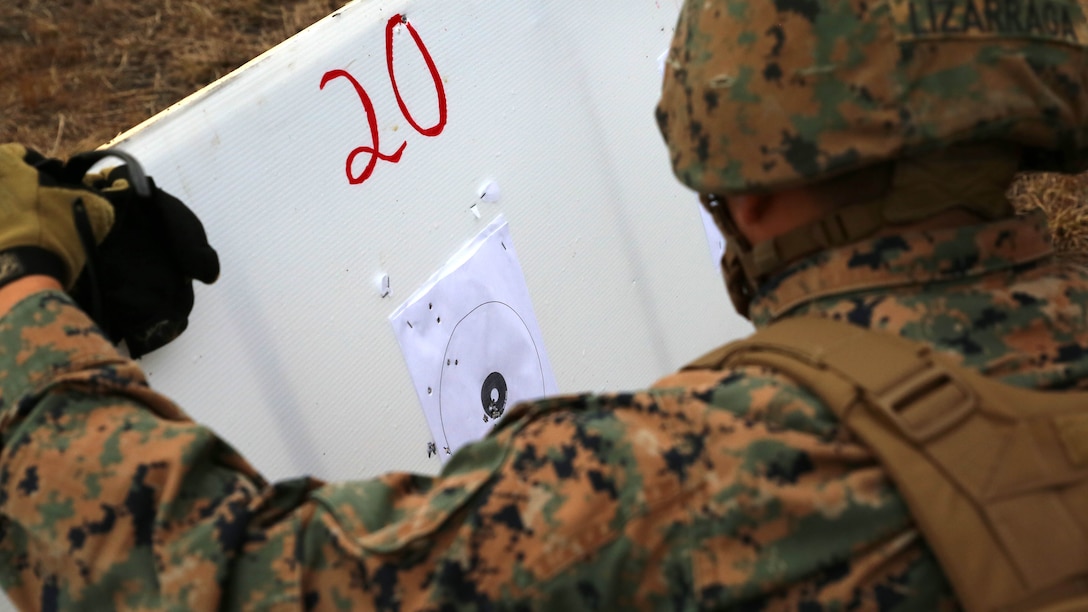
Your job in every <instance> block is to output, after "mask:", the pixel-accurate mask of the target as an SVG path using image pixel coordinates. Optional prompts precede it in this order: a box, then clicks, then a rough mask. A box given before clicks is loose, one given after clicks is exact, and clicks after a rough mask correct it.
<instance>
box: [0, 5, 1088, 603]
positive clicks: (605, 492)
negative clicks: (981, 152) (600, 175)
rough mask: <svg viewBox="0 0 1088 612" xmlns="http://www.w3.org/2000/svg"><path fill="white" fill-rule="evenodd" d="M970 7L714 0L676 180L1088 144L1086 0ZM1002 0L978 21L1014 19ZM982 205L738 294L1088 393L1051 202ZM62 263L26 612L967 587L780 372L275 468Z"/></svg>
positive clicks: (684, 121)
mask: <svg viewBox="0 0 1088 612" xmlns="http://www.w3.org/2000/svg"><path fill="white" fill-rule="evenodd" d="M964 1H966V0H961V1H960V2H959V3H953V5H954V8H956V7H959V8H956V10H957V11H960V12H958V13H955V12H953V15H954V16H955V15H959V16H960V17H958V18H959V19H960V25H961V26H962V27H961V30H962V31H960V32H958V33H957V34H956V35H954V36H953V35H949V36H944V35H943V34H942V32H941V31H940V28H937V29H936V30H937V31H928V30H927V31H924V32H923V31H920V28H921V26H920V25H918V27H917V28H916V29H918V30H919V31H914V32H911V31H910V30H909V28H910V27H911V24H912V23H913V24H915V25H917V24H925V23H930V20H929V16H928V15H929V14H930V13H932V12H933V11H935V10H936V9H935V8H933V5H934V4H936V0H934V3H931V4H926V3H925V2H924V1H922V0H919V1H918V2H915V3H908V2H904V1H899V0H892V1H890V2H888V1H885V2H875V3H873V2H862V1H861V0H855V1H843V0H827V1H816V0H813V1H812V2H805V1H801V0H776V2H775V3H774V4H773V6H772V5H771V4H770V3H767V4H755V3H750V2H742V1H740V0H728V1H713V0H712V1H710V2H703V1H701V0H700V1H699V2H689V3H688V4H687V5H686V6H685V7H684V10H683V12H682V15H681V20H680V25H679V27H678V30H677V36H676V40H675V44H674V47H673V51H672V54H671V56H670V60H669V64H670V68H669V71H668V76H667V80H666V89H665V94H664V96H663V100H662V104H661V107H660V108H659V113H658V115H659V119H660V121H661V123H662V127H663V131H664V133H665V136H666V140H667V141H668V142H669V144H670V147H671V150H672V155H673V162H674V166H675V168H676V170H677V174H678V176H680V177H681V179H682V180H684V181H685V182H687V183H688V184H690V185H692V186H693V187H695V188H696V189H698V190H700V191H702V192H704V193H707V194H718V195H719V196H721V197H722V198H728V197H729V195H730V194H733V193H744V192H746V191H751V190H764V189H772V188H775V187H781V188H786V187H788V186H789V185H800V184H806V183H808V182H813V181H817V180H820V179H823V178H826V177H829V176H833V175H835V174H838V173H840V172H848V171H850V170H854V169H859V168H865V167H868V166H871V165H872V164H875V163H879V162H882V161H883V160H887V159H895V158H898V157H902V156H909V155H914V154H920V155H923V156H924V155H926V154H927V152H928V151H931V150H933V149H935V148H936V147H937V145H938V144H940V143H941V142H944V141H961V140H962V141H971V142H995V141H1003V142H1012V143H1016V145H1017V146H1023V147H1029V148H1030V150H1032V151H1035V150H1050V151H1057V152H1059V153H1063V154H1064V155H1060V156H1036V155H1034V154H1033V156H1032V159H1035V160H1040V159H1041V160H1051V161H1053V160H1068V159H1070V158H1072V157H1074V152H1075V150H1076V149H1077V148H1078V147H1083V146H1084V144H1085V134H1084V124H1085V113H1086V112H1088V111H1086V107H1088V104H1086V100H1088V97H1086V96H1088V93H1085V90H1086V88H1088V83H1086V79H1088V73H1086V70H1085V66H1086V65H1085V61H1086V56H1085V47H1084V42H1085V41H1088V31H1086V29H1085V27H1084V25H1083V17H1082V16H1081V15H1080V13H1079V9H1078V8H1077V6H1076V4H1075V2H1072V1H1069V2H1058V1H1054V2H1050V3H1047V4H1046V6H1049V7H1050V8H1049V9H1046V10H1043V9H1038V10H1039V11H1040V15H1047V16H1049V17H1048V18H1049V19H1050V21H1046V20H1043V21H1040V22H1039V23H1040V24H1042V25H1040V26H1039V27H1038V28H1036V30H1037V31H1036V30H1031V29H1030V28H1029V31H1027V32H1026V33H1025V32H1016V31H1006V30H1009V29H1010V28H1012V25H1011V22H1012V21H1013V18H1012V15H1013V13H1012V12H1001V13H1000V15H1001V17H1002V23H1001V24H997V23H993V24H990V25H989V26H988V28H989V29H986V28H985V27H983V26H982V25H978V26H976V25H975V22H974V19H975V17H963V15H966V14H968V13H967V12H965V11H969V10H970V9H967V8H964V7H965V6H968V5H966V4H964ZM1035 2H1036V3H1038V2H1039V0H1035ZM971 6H973V7H975V8H978V5H977V4H975V5H971ZM986 6H989V3H986V4H985V5H984V6H983V7H982V8H981V9H979V11H981V12H979V14H978V15H976V17H977V18H978V19H987V18H989V17H994V19H996V17H995V15H998V13H997V12H993V11H991V12H992V14H988V13H987V12H986ZM1003 6H1004V5H1002V7H1003ZM1017 6H1018V7H1019V8H1018V9H1017V10H1019V11H1020V13H1017V14H1016V17H1017V18H1018V21H1017V24H1018V25H1017V27H1018V28H1020V29H1021V30H1023V29H1024V27H1025V26H1024V25H1023V24H1024V23H1029V17H1030V15H1028V14H1027V13H1025V11H1029V9H1028V8H1025V7H1027V6H1028V4H1019V5H1017ZM1031 6H1043V4H1037V5H1036V4H1032V5H1031ZM912 7H913V8H912ZM1010 10H1011V9H1010ZM1031 10H1035V9H1031ZM925 11H929V12H928V13H927V12H925ZM994 11H996V9H994ZM1063 11H1064V12H1063ZM1066 13H1068V14H1069V15H1070V23H1071V24H1072V25H1071V26H1070V27H1071V28H1072V30H1070V29H1069V28H1066V27H1065V26H1064V25H1063V24H1064V21H1063V19H1062V15H1065V14H1066ZM923 14H924V15H926V17H925V19H924V20H923V19H922V18H921V17H920V16H919V15H923ZM912 18H913V19H914V20H915V21H913V22H912V21H911V19H912ZM1040 19H1041V18H1040ZM965 20H966V21H965ZM936 21H937V22H938V23H937V25H938V26H940V25H941V24H940V23H939V22H940V20H936ZM1021 22H1022V23H1021ZM964 23H966V24H967V25H963V24H964ZM986 23H987V24H989V22H988V21H987V22H986ZM1031 23H1034V22H1031ZM1047 24H1050V25H1047ZM949 27H951V26H949ZM1033 27H1034V26H1033ZM904 28H907V29H906V30H904ZM972 28H973V29H972ZM1048 28H1049V29H1048ZM1070 32H1072V33H1071V34H1070ZM1070 37H1072V38H1070ZM946 38H947V39H950V40H951V42H947V41H946V42H942V43H941V44H943V45H946V46H943V47H939V46H937V45H935V44H934V43H933V41H934V40H942V41H943V40H945V39H946ZM882 61H883V62H886V65H883V66H882V65H881V62H882ZM730 64H732V68H730ZM772 66H777V68H772ZM1002 66H1003V68H1002ZM734 68H735V69H734ZM1033 79H1034V80H1033ZM880 84H883V85H882V86H881V87H878V86H877V85H880ZM1062 88H1065V89H1062ZM711 90H713V91H711ZM1055 92H1057V93H1055ZM711 93H714V95H711ZM1044 94H1053V95H1044ZM908 98H909V99H908ZM1041 105H1043V106H1045V111H1044V110H1040V106H1041ZM987 109H993V114H992V116H989V117H988V116H986V115H985V114H984V112H985V111H987ZM1021 111H1022V112H1021ZM1016 112H1020V115H1019V117H1021V119H1022V120H1012V119H1009V117H1011V116H1013V115H1014V114H1015V113H1016ZM876 114H881V116H882V117H883V118H881V119H879V120H877V119H875V118H874V117H875V116H876ZM965 126H966V127H965ZM825 130H826V132H825ZM836 130H838V131H836ZM825 133H826V134H827V136H826V138H825V136H824V134H825ZM983 146H988V145H983ZM1018 150H1019V149H1018ZM1025 150H1029V149H1025ZM8 157H9V158H10V157H11V153H10V152H9V153H8ZM0 158H2V156H0ZM1025 159H1026V158H1025ZM727 160H728V161H727ZM5 163H6V164H7V166H6V167H7V168H8V169H9V170H10V167H12V166H13V165H16V162H13V161H11V160H10V159H9V160H8V161H7V162H5ZM4 168H5V166H0V185H4V184H5V181H10V180H11V178H10V177H11V176H13V173H12V172H10V171H9V172H8V173H7V174H5V173H4ZM944 178H948V177H944ZM934 182H936V181H934ZM940 182H941V183H942V184H943V183H946V182H947V183H952V184H956V183H957V181H956V180H955V179H954V177H953V178H952V179H950V180H948V181H940ZM899 187H903V186H902V185H900V186H899ZM938 187H939V185H938ZM942 189H943V187H942ZM892 191H893V194H892V195H894V194H897V193H899V192H900V189H893V190H892ZM983 191H984V192H987V193H990V196H991V199H997V200H1000V199H1001V195H1000V191H997V192H996V194H994V193H993V191H994V186H993V185H992V184H991V185H989V187H985V188H984V189H983ZM12 193H14V192H13V191H12V190H10V189H9V190H7V191H6V192H4V191H0V200H3V199H4V198H5V197H7V198H8V199H9V201H17V198H16V197H15V196H13V195H11V194H12ZM885 200H887V201H888V202H891V204H889V206H888V207H887V208H888V209H890V210H902V209H903V205H902V204H901V202H899V200H896V199H895V197H891V196H889V197H888V198H885ZM708 201H710V198H708ZM916 203H917V204H919V207H921V206H922V205H927V206H928V205H929V204H930V202H928V201H926V200H922V199H919V200H917V201H916ZM16 206H17V207H18V206H29V204H26V203H25V202H24V203H18V202H17V204H16ZM720 208H721V207H720V206H719V207H715V209H716V215H717V216H718V217H719V218H720V219H722V217H723V216H724V215H723V213H722V212H721V210H720ZM906 208H907V209H909V208H910V207H909V206H908V207H906ZM939 210H940V209H938V212H939ZM979 210H981V211H993V210H998V211H1006V213H1007V214H1006V213H1001V214H994V215H992V216H993V217H995V218H993V219H988V220H986V221H985V222H981V223H978V224H974V225H958V226H950V227H940V226H938V227H932V228H917V227H915V226H916V225H917V223H914V225H911V227H914V229H912V230H911V231H904V232H887V231H880V230H877V231H874V233H873V235H872V236H870V237H868V238H864V239H858V240H852V241H851V242H850V243H848V244H843V245H839V246H828V247H826V248H821V249H818V250H816V251H815V252H813V253H808V254H805V255H802V256H799V257H796V258H793V259H795V260H794V261H787V262H782V263H781V266H780V269H775V270H772V271H771V272H766V278H763V277H760V276H759V275H760V274H763V272H760V270H761V269H762V267H761V265H756V264H758V263H759V262H756V264H753V263H752V262H753V261H755V258H751V257H748V256H747V255H746V254H745V253H744V252H740V253H737V252H734V255H736V257H738V258H739V259H745V258H746V257H748V260H749V263H747V264H745V265H746V266H747V267H748V269H746V270H744V271H743V274H737V273H736V268H730V270H729V271H728V272H729V276H730V284H731V285H732V286H733V287H734V292H733V293H734V296H735V297H736V298H737V301H738V306H739V307H741V308H742V309H744V310H745V311H746V312H748V314H749V316H750V317H751V318H752V320H753V321H754V322H755V323H756V325H757V326H765V325H768V324H770V323H771V322H772V321H774V320H776V319H782V318H788V317H799V316H816V317H829V318H834V319H838V320H843V321H847V322H849V323H851V324H853V325H857V326H861V327H865V328H873V329H879V330H882V331H884V332H887V333H891V334H897V335H900V336H902V337H905V338H908V339H911V340H915V341H917V342H919V343H922V344H925V345H928V346H931V347H933V349H935V350H936V351H938V352H939V353H941V354H944V355H947V356H950V357H952V358H954V359H956V360H957V361H958V362H960V363H962V364H963V365H964V366H966V367H967V368H970V369H972V370H976V371H978V372H981V373H983V374H985V375H986V376H989V377H992V378H995V379H999V380H1001V381H1004V382H1007V383H1008V384H1012V385H1017V386H1021V387H1029V388H1040V389H1054V390H1058V389H1070V388H1085V386H1086V385H1085V382H1086V381H1088V311H1086V308H1088V307H1086V304H1088V272H1086V271H1085V269H1084V268H1082V267H1078V266H1075V265H1073V264H1070V263H1063V262H1062V261H1060V260H1057V259H1055V257H1054V255H1053V252H1052V249H1051V246H1050V243H1049V241H1048V238H1047V234H1046V228H1045V222H1044V220H1043V219H1042V218H1040V217H1039V216H1038V215H1032V216H1027V217H1016V216H1013V215H1012V214H1011V211H1008V209H1007V207H1006V206H1005V205H999V206H991V205H989V204H987V205H985V206H982V207H980V208H979ZM722 220H723V223H724V224H725V225H726V226H727V228H726V229H727V230H731V231H732V230H733V229H734V228H732V227H730V226H729V223H728V219H722ZM908 221H910V222H912V223H913V222H914V221H916V219H908ZM889 224H890V225H894V224H892V223H891V222H889ZM883 229H885V230H886V229H887V228H886V227H885V228H883ZM733 238H734V240H732V241H731V243H739V242H742V241H741V240H739V239H738V237H737V236H733ZM787 246H788V245H787ZM758 250H759V249H758V248H756V246H755V245H753V248H752V252H757V251H758ZM76 263H77V264H78V262H76ZM753 277H754V278H753ZM35 278H40V277H28V278H25V279H23V280H21V281H16V283H14V284H12V285H9V287H10V288H11V289H12V290H15V289H18V288H20V287H21V286H23V285H20V283H28V282H31V281H33V280H34V279H35ZM63 284H64V283H63V282H61V283H53V287H54V288H53V289H52V290H41V291H39V290H36V289H23V290H22V291H23V293H22V294H17V295H16V297H17V298H18V299H14V298H9V299H10V300H11V301H12V302H15V303H14V305H13V306H11V307H10V311H9V312H8V314H7V315H6V316H5V317H4V318H3V319H0V351H2V353H0V358H2V359H3V360H4V364H5V368H4V375H3V376H2V377H0V401H2V404H0V408H2V410H3V416H2V420H0V431H2V434H3V454H2V456H0V487H2V488H0V512H2V516H3V522H2V523H0V527H2V537H0V572H2V574H0V575H2V580H3V586H4V588H5V589H6V591H7V593H8V595H9V596H10V597H11V598H12V599H13V600H14V601H15V602H16V603H17V604H19V605H20V606H22V607H27V608H34V607H40V608H44V609H57V608H70V607H76V606H79V605H82V606H86V607H96V608H97V607H117V608H149V609H185V610H189V609H199V610H203V609H212V608H215V607H217V606H219V607H224V608H230V609H233V608H261V609H264V608H273V609H280V608H282V609H293V608H299V607H304V608H320V609H336V608H340V609H389V610H410V609H496V610H498V609H549V610H551V609H569V610H591V609H627V608H639V609H699V608H728V607H734V608H735V609H741V610H756V609H768V610H937V609H956V608H957V607H958V604H957V600H956V597H955V595H954V594H953V592H952V590H951V587H950V586H949V583H948V582H947V580H946V579H945V577H944V573H943V572H942V569H941V567H940V566H939V565H938V563H937V561H936V560H935V558H934V556H933V555H932V553H931V552H930V550H929V548H928V547H927V544H926V542H925V541H924V539H923V537H922V536H921V535H920V533H919V531H918V529H917V527H916V526H915V523H914V521H913V520H912V518H911V515H910V513H909V512H908V510H907V508H906V506H905V504H904V502H903V500H902V498H901V496H900V495H899V493H898V492H897V490H896V488H895V487H894V486H893V485H892V483H891V482H890V480H889V478H888V475H887V473H886V471H885V470H884V468H883V467H882V466H881V464H880V463H879V462H878V461H877V460H876V459H875V458H874V456H873V454H872V453H871V451H870V450H869V449H868V448H866V447H865V446H864V445H862V444H860V443H859V442H857V440H856V439H855V438H854V436H852V435H851V433H850V432H849V431H847V430H845V428H843V427H842V426H841V425H840V424H839V423H838V422H837V420H836V418H835V417H834V416H833V415H832V413H831V412H830V411H829V410H828V409H827V408H826V407H825V406H824V405H823V404H822V403H821V401H820V400H819V399H818V398H816V397H815V396H814V395H812V394H811V393H810V392H808V391H806V389H805V388H803V387H801V386H800V385H798V384H797V383H796V382H794V381H793V380H791V379H790V378H788V377H786V376H784V375H782V374H780V373H778V372H776V371H773V370H770V369H766V368H759V367H742V368H731V369H726V370H710V369H693V370H685V371H682V372H680V373H677V374H675V375H672V376H670V377H667V378H665V379H663V380H661V381H659V382H658V383H657V384H655V385H654V386H653V387H651V388H650V389H648V390H645V391H640V392H636V393H618V394H603V395H577V396H565V397H557V398H551V399H545V400H542V401H538V402H533V403H529V404H524V405H521V406H518V407H517V408H515V409H514V410H513V411H512V412H511V413H509V414H508V416H507V417H506V418H505V419H504V420H503V421H502V422H501V423H500V425H499V426H498V427H497V429H496V431H494V432H493V433H492V434H491V435H489V436H488V437H487V438H485V439H484V440H482V441H480V442H478V443H475V444H471V445H468V446H467V447H465V448H464V449H462V450H461V451H459V452H458V453H457V454H456V455H455V456H454V457H453V458H452V459H451V460H450V461H449V462H448V464H447V465H446V466H445V468H444V469H443V471H442V473H441V474H440V475H439V476H438V477H433V478H432V477H425V476H418V475H412V474H390V475H386V476H382V477H379V478H375V479H372V480H366V481H360V482H349V483H338V484H326V483H323V482H320V481H317V480H313V479H301V480H297V481H290V482H284V483H279V484H275V485H270V484H268V483H266V482H265V481H264V480H263V479H262V478H261V477H260V475H259V474H258V473H257V472H256V471H255V470H254V469H252V468H251V467H250V466H248V465H247V464H246V463H245V461H244V460H243V459H242V458H240V457H239V456H237V455H236V454H235V453H233V452H232V451H231V449H230V448H229V446H227V445H226V444H225V443H224V442H223V441H221V440H220V439H218V438H217V437H216V436H215V434H214V433H212V432H211V431H210V430H209V429H207V428H205V427H203V426H200V425H197V424H195V423H193V422H192V421H191V420H189V419H188V418H187V417H186V416H185V415H184V413H182V412H181V410H180V409H179V408H177V407H175V406H174V405H173V404H171V403H170V402H169V401H168V400H167V399H165V398H164V397H162V396H160V395H158V394H157V393H155V392H154V391H152V390H151V389H149V388H148V386H147V383H146V379H145V378H144V375H143V374H142V372H141V371H140V369H139V368H138V366H137V365H136V364H135V363H134V362H132V361H130V360H127V359H125V358H123V357H121V356H120V355H119V354H118V353H117V352H116V350H115V349H114V347H113V346H112V344H111V343H110V342H109V340H108V339H107V338H105V337H103V335H102V334H101V332H100V331H99V330H98V328H97V327H96V326H95V325H94V323H93V322H92V320H91V319H90V318H89V317H88V316H86V315H85V314H84V313H83V312H82V311H81V310H80V309H79V308H77V307H76V305H75V304H74V303H73V301H72V300H71V299H70V298H69V297H68V296H67V295H66V294H65V293H64V292H63V291H61V290H60V288H61V285H63ZM4 296H5V293H4V290H3V289H0V310H2V309H3V308H4V307H7V306H8V304H6V303H5V298H4Z"/></svg>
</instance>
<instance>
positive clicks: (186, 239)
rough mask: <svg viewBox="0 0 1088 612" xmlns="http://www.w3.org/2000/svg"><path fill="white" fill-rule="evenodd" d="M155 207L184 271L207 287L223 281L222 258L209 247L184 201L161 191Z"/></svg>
mask: <svg viewBox="0 0 1088 612" xmlns="http://www.w3.org/2000/svg"><path fill="white" fill-rule="evenodd" d="M155 204H156V205H157V206H158V208H159V212H160V213H161V214H162V220H163V222H164V223H165V225H166V228H167V233H168V234H169V236H170V246H171V248H172V249H173V252H174V256H175V257H176V258H177V262H178V264H179V265H180V266H181V268H182V271H184V272H185V273H186V274H187V275H189V276H190V277H192V278H195V279H197V280H199V281H200V282H202V283H205V284H211V283H214V282H215V280H216V279H217V278H219V255H218V254H217V253H216V252H215V249H213V248H212V247H211V245H210V244H208V235H207V234H206V233H205V232H204V225H203V224H201V223H200V219H198V218H197V216H196V215H195V214H193V211H191V210H189V207H188V206H186V205H185V204H183V203H182V201H181V200H179V199H177V198H175V197H174V196H172V195H170V194H168V193H166V192H165V191H162V190H159V191H158V193H157V195H156V198H155Z"/></svg>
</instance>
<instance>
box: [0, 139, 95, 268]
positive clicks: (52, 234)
mask: <svg viewBox="0 0 1088 612" xmlns="http://www.w3.org/2000/svg"><path fill="white" fill-rule="evenodd" d="M46 162H49V160H46V159H45V158H44V157H42V156H41V155H40V154H39V153H37V152H36V151H33V150H30V149H27V148H26V147H24V146H22V145H19V144H14V143H11V144H2V145H0V285H3V284H7V283H8V282H11V281H13V280H15V279H17V278H21V277H23V276H27V275H29V274H48V275H49V276H52V277H54V278H56V279H57V280H59V281H60V282H61V284H62V285H63V286H64V287H66V288H71V287H72V284H73V283H74V282H75V280H76V278H77V277H78V276H79V274H80V272H81V271H82V270H83V266H84V263H85V262H86V258H87V252H86V249H85V247H84V244H83V241H82V240H81V238H80V232H79V229H78V228H77V225H76V222H75V216H74V212H73V211H74V209H76V208H82V210H83V211H85V216H84V219H85V220H86V221H89V228H88V231H89V232H90V233H93V240H94V242H95V243H98V242H101V241H102V239H103V238H104V237H105V236H106V234H107V233H108V232H109V231H110V228H111V227H112V225H113V220H114V214H113V206H111V205H110V204H109V202H107V201H106V200H105V199H104V198H102V197H100V196H99V195H97V194H95V193H94V192H93V191H91V190H90V189H87V188H86V187H84V186H83V185H81V184H79V183H78V182H76V183H75V184H69V183H64V182H62V181H60V180H58V179H57V177H56V176H54V175H52V174H50V173H49V172H47V171H39V170H38V167H39V166H41V165H43V164H45V163H46Z"/></svg>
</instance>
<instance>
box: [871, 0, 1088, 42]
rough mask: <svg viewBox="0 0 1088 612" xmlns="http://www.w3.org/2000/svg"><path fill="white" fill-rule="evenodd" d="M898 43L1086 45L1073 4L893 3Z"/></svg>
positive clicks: (1063, 0) (1021, 0) (992, 0)
mask: <svg viewBox="0 0 1088 612" xmlns="http://www.w3.org/2000/svg"><path fill="white" fill-rule="evenodd" d="M892 7H893V13H894V15H895V21H896V26H897V28H896V29H897V30H898V32H897V33H898V38H899V39H900V40H904V39H908V40H909V39H915V38H941V37H951V36H955V37H959V38H962V37H978V38H1033V39H1042V40H1051V41H1055V42H1064V43H1068V44H1073V45H1077V46H1084V45H1085V44H1088V24H1086V22H1085V18H1084V13H1083V12H1082V10H1081V9H1080V7H1079V6H1077V4H1076V1H1075V0H1072V1H1070V0H895V1H893V2H892Z"/></svg>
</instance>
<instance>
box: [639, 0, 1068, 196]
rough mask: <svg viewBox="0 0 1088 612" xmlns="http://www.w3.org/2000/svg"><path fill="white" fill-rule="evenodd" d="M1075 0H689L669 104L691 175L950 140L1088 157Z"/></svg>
mask: <svg viewBox="0 0 1088 612" xmlns="http://www.w3.org/2000/svg"><path fill="white" fill-rule="evenodd" d="M1082 10H1083V9H1082V8H1081V7H1080V6H1079V5H1078V0H759V1H751V0H686V2H685V5H684V8H683V11H682V13H681V15H680V20H679V23H678V25H677V29H676V34H675V37H674V38H673V45H672V49H671V50H670V52H669V56H668V60H667V62H666V74H665V84H664V89H663V92H662V96H661V101H660V104H659V105H658V109H657V118H658V123H659V125H660V128H661V131H662V133H663V135H664V137H665V140H666V142H667V143H668V147H669V152H670V155H671V158H672V164H673V169H674V171H675V173H676V175H677V177H679V179H680V180H681V181H682V182H683V183H685V184H687V185H688V186H690V187H691V188H693V189H695V190H696V191H698V192H700V193H715V194H721V195H727V194H730V193H739V192H751V191H757V190H766V189H779V188H783V187H789V186H796V185H801V184H805V183H809V182H813V181H815V180H819V179H821V178H825V177H829V176H833V175H836V174H841V173H843V172H847V171H850V170H852V169H857V168H861V167H864V166H866V165H869V164H872V163H874V162H878V161H881V160H886V159H891V158H896V157H901V156H906V155H912V154H916V153H921V152H924V151H928V150H931V149H934V148H936V147H940V146H943V145H947V144H950V143H954V142H965V141H974V142H977V141H994V140H1005V141H1011V142H1015V143H1019V144H1021V145H1024V146H1026V147H1029V148H1033V149H1042V150H1054V151H1057V152H1059V153H1060V154H1059V155H1054V156H1046V157H1044V158H1042V159H1043V160H1044V161H1043V163H1041V164H1036V168H1034V169H1054V170H1063V171H1078V170H1080V169H1082V166H1081V164H1083V163H1084V162H1085V161H1086V160H1088V155H1086V153H1088V53H1086V48H1088V26H1086V25H1085V20H1084V15H1083V12H1082Z"/></svg>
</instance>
